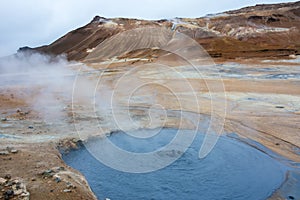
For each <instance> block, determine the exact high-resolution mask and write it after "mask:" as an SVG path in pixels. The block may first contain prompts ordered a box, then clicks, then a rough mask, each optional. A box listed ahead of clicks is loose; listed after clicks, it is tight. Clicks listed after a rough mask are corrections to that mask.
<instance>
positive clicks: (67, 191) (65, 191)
mask: <svg viewBox="0 0 300 200" xmlns="http://www.w3.org/2000/svg"><path fill="white" fill-rule="evenodd" d="M70 192H72V190H69V189H64V193H70Z"/></svg>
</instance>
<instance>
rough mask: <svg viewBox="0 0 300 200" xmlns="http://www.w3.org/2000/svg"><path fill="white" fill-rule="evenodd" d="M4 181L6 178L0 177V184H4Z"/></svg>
mask: <svg viewBox="0 0 300 200" xmlns="http://www.w3.org/2000/svg"><path fill="white" fill-rule="evenodd" d="M6 181H7V180H6V179H4V178H1V177H0V185H5V184H6Z"/></svg>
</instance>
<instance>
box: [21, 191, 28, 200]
mask: <svg viewBox="0 0 300 200" xmlns="http://www.w3.org/2000/svg"><path fill="white" fill-rule="evenodd" d="M20 197H21V198H20ZM20 197H19V199H20V200H29V197H30V193H29V192H27V191H26V192H23V193H22V194H21V195H20Z"/></svg>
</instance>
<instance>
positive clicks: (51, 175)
mask: <svg viewBox="0 0 300 200" xmlns="http://www.w3.org/2000/svg"><path fill="white" fill-rule="evenodd" d="M53 172H54V171H53V170H51V169H49V170H46V171H44V172H43V173H42V175H43V177H44V178H46V177H53Z"/></svg>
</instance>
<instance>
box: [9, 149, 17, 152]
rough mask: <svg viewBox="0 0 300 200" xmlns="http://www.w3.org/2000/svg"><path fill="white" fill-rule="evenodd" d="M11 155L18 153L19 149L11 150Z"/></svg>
mask: <svg viewBox="0 0 300 200" xmlns="http://www.w3.org/2000/svg"><path fill="white" fill-rule="evenodd" d="M10 152H11V153H18V150H17V149H12V150H10Z"/></svg>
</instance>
